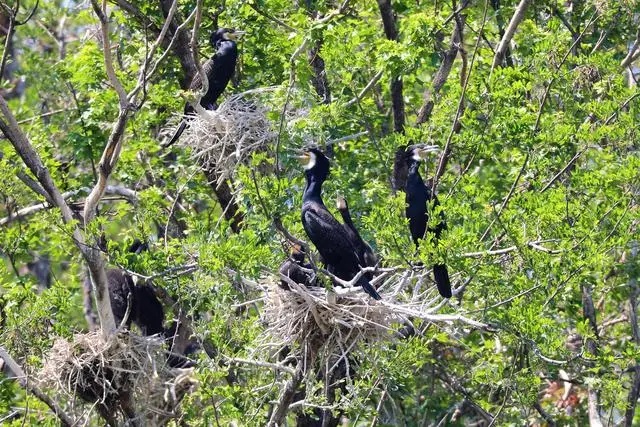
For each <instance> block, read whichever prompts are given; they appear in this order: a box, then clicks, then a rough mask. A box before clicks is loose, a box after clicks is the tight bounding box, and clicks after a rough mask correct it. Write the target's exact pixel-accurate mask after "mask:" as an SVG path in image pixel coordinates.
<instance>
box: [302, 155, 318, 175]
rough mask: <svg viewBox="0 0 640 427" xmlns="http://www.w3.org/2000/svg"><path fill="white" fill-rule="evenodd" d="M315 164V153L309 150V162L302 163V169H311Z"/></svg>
mask: <svg viewBox="0 0 640 427" xmlns="http://www.w3.org/2000/svg"><path fill="white" fill-rule="evenodd" d="M315 165H316V153H313V152H311V151H309V163H307V164H306V165H304V170H306V171H308V170H309V169H313V167H314V166H315Z"/></svg>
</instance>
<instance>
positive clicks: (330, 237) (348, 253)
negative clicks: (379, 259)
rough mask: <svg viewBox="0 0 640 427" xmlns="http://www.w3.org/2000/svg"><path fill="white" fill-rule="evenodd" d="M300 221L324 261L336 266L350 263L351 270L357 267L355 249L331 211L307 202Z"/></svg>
mask: <svg viewBox="0 0 640 427" xmlns="http://www.w3.org/2000/svg"><path fill="white" fill-rule="evenodd" d="M302 223H303V226H304V229H305V231H306V232H307V235H308V236H309V238H310V239H311V241H312V242H313V244H314V245H315V246H316V248H317V249H318V252H320V255H321V256H322V258H323V259H324V261H325V263H327V264H333V265H335V266H336V267H338V266H340V267H342V266H345V265H348V264H351V265H352V268H351V269H352V270H353V269H357V264H358V257H357V255H356V250H355V248H354V247H353V244H352V243H351V242H350V241H349V239H348V237H347V236H346V234H345V233H344V229H343V227H342V224H340V223H339V222H338V220H336V219H335V218H334V217H333V215H331V212H329V211H328V210H326V208H325V207H323V206H316V204H315V203H309V204H307V205H306V206H304V207H303V212H302ZM340 267H339V269H340V270H341V269H342V268H340Z"/></svg>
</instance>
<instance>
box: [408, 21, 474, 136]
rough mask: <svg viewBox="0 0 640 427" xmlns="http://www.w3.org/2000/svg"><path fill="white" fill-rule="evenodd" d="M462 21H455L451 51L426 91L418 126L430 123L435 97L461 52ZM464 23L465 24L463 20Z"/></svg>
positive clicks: (446, 53) (447, 51)
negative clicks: (460, 24)
mask: <svg viewBox="0 0 640 427" xmlns="http://www.w3.org/2000/svg"><path fill="white" fill-rule="evenodd" d="M460 21H461V20H458V19H456V20H455V21H454V27H453V34H452V35H451V44H450V45H449V49H447V50H446V51H445V52H444V54H443V59H442V62H441V63H440V67H438V71H436V73H435V74H434V76H433V82H432V85H431V88H429V89H426V90H425V91H424V94H423V104H422V107H420V110H419V111H418V118H417V119H416V125H420V124H422V123H426V122H427V121H429V118H430V117H431V113H432V112H433V107H434V104H435V103H434V100H433V98H434V96H436V95H438V93H440V90H441V89H442V87H443V86H444V84H445V83H446V82H447V79H448V78H449V74H450V73H451V68H452V67H453V63H454V62H455V60H456V57H457V56H458V51H459V50H460V48H461V43H462V28H460V27H459V22H460ZM462 22H464V20H463V19H462ZM463 74H464V73H463Z"/></svg>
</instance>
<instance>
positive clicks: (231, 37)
mask: <svg viewBox="0 0 640 427" xmlns="http://www.w3.org/2000/svg"><path fill="white" fill-rule="evenodd" d="M243 34H244V31H236V30H234V29H232V28H220V29H219V30H217V31H215V32H214V33H213V34H211V38H210V40H209V42H210V43H211V46H212V47H213V48H214V49H215V50H216V53H215V54H214V55H213V57H212V58H211V59H209V60H208V61H207V62H205V63H204V65H203V66H202V69H203V71H204V73H205V75H206V76H207V80H208V81H209V89H208V90H207V93H206V94H205V95H204V96H203V97H202V99H200V105H201V106H202V107H203V108H204V109H205V110H215V109H216V108H218V105H217V104H216V102H217V101H218V98H219V97H220V95H221V94H222V92H224V89H225V88H226V87H227V84H228V83H229V80H231V76H232V75H233V72H234V70H235V68H236V61H237V60H238V46H237V45H236V40H237V39H238V37H239V36H241V35H243ZM201 87H202V79H201V78H200V73H197V74H196V75H195V76H194V77H193V80H192V81H191V84H190V85H189V89H190V90H192V91H198V90H200V88H201ZM194 112H195V110H194V108H193V107H192V106H191V103H189V102H187V103H186V104H185V106H184V115H185V116H186V115H191V114H193V113H194ZM186 127H187V121H186V120H185V119H184V118H183V119H182V121H181V122H180V125H179V126H178V128H177V129H176V131H175V133H174V134H173V136H172V137H171V139H170V140H169V142H168V143H166V145H165V147H170V146H171V145H173V144H174V143H175V142H176V141H177V140H178V138H180V135H182V132H183V131H184V130H185V128H186Z"/></svg>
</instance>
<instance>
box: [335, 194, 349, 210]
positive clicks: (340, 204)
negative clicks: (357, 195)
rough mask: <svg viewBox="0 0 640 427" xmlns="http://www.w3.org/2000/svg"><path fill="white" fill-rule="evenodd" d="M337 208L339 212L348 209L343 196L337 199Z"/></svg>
mask: <svg viewBox="0 0 640 427" xmlns="http://www.w3.org/2000/svg"><path fill="white" fill-rule="evenodd" d="M336 208H337V209H338V210H339V211H341V210H343V209H346V208H347V201H346V200H345V199H344V197H343V196H338V197H336Z"/></svg>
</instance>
